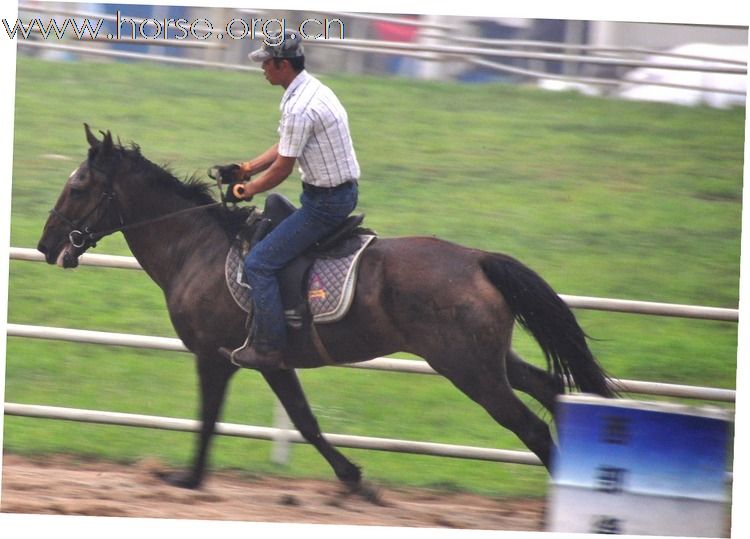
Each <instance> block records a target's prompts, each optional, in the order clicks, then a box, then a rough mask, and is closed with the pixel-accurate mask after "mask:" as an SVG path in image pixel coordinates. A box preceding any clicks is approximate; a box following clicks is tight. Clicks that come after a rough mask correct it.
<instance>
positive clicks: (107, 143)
mask: <svg viewBox="0 0 750 539" xmlns="http://www.w3.org/2000/svg"><path fill="white" fill-rule="evenodd" d="M102 134H103V135H104V138H103V139H102V153H103V154H104V155H108V154H110V153H111V152H112V149H113V148H114V143H113V142H112V133H111V132H109V131H107V132H106V133H102Z"/></svg>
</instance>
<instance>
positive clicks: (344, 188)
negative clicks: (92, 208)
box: [219, 31, 360, 369]
mask: <svg viewBox="0 0 750 539" xmlns="http://www.w3.org/2000/svg"><path fill="white" fill-rule="evenodd" d="M249 57H250V59H251V60H254V61H256V62H261V66H262V68H263V73H264V74H265V77H266V79H267V80H268V82H270V83H271V84H272V85H280V86H281V87H283V88H284V89H285V91H284V95H283V96H282V98H281V105H280V109H281V121H280V122H279V128H278V133H279V142H278V143H277V144H274V145H273V146H271V147H270V148H269V149H268V150H266V151H265V152H263V153H262V154H260V155H259V156H257V157H255V158H254V159H251V160H249V161H245V162H243V163H240V164H232V165H226V166H223V167H220V168H219V173H220V174H221V175H222V178H223V179H224V180H225V181H227V180H229V181H241V182H243V183H238V184H236V185H235V186H234V188H233V194H234V196H235V197H237V198H239V199H243V200H249V199H251V198H252V197H253V195H255V194H257V193H262V192H265V191H268V190H270V189H273V188H274V187H276V186H277V185H279V184H280V183H281V182H283V181H284V180H285V179H286V178H287V177H288V176H289V175H290V174H291V172H292V170H293V168H294V164H295V162H296V161H299V170H300V174H301V176H302V194H301V195H300V203H301V207H300V208H299V209H297V210H296V211H295V212H294V213H293V214H292V215H291V216H289V217H288V218H286V219H285V220H284V221H283V222H282V223H280V224H279V226H277V227H275V228H274V229H273V230H272V231H271V232H270V233H269V234H268V235H267V236H266V237H265V238H263V240H261V241H260V242H259V243H258V244H257V245H255V246H254V247H253V249H252V250H251V251H250V252H249V253H248V255H247V257H246V258H245V263H244V269H245V277H246V279H247V282H248V284H249V285H250V286H251V288H252V297H253V304H254V308H253V311H252V312H253V314H252V324H251V328H250V333H249V335H248V339H247V341H246V342H245V345H244V346H243V347H240V348H238V349H237V350H234V351H231V350H229V349H227V348H221V349H220V352H221V353H222V354H223V355H224V356H227V357H229V358H230V359H231V361H232V362H233V363H234V364H236V365H238V366H240V367H247V368H251V369H278V368H284V367H285V366H284V365H283V364H282V362H281V356H282V353H283V350H284V347H285V345H286V339H287V335H286V323H285V320H284V310H283V307H282V300H281V293H280V290H279V283H278V280H277V274H278V272H279V271H280V270H281V269H282V268H283V267H284V266H286V265H287V264H288V263H289V262H290V261H292V260H293V259H294V258H296V257H297V256H299V255H300V254H301V253H302V252H304V251H305V250H307V249H308V248H309V247H310V246H311V245H313V244H314V243H315V242H317V241H318V240H320V239H322V238H323V237H325V236H327V235H328V234H330V233H331V232H333V231H334V230H335V229H336V228H337V227H338V226H339V225H340V224H341V223H342V222H343V221H344V220H345V219H346V217H347V216H349V214H350V213H351V212H352V211H353V210H354V208H355V207H356V205H357V198H358V185H357V181H358V179H359V173H360V169H359V163H358V162H357V156H356V154H355V152H354V146H353V145H352V139H351V135H350V132H349V124H348V117H347V113H346V110H344V107H343V106H342V105H341V102H340V101H339V100H338V98H337V97H336V95H335V94H334V93H333V92H332V91H331V90H330V88H328V87H327V86H325V85H323V84H322V83H321V82H320V81H319V80H318V79H316V78H315V77H313V76H312V75H310V74H309V73H308V72H307V71H306V70H305V56H304V50H303V47H302V38H301V37H300V36H299V34H297V33H294V32H289V31H287V32H286V33H284V34H281V35H280V36H279V39H278V41H277V42H273V43H268V42H266V43H265V44H264V45H263V47H262V48H260V49H258V50H256V51H254V52H252V53H251V54H250V55H249ZM260 172H263V174H262V175H261V176H259V177H257V178H255V179H252V180H251V179H250V177H251V176H253V175H255V174H258V173H260Z"/></svg>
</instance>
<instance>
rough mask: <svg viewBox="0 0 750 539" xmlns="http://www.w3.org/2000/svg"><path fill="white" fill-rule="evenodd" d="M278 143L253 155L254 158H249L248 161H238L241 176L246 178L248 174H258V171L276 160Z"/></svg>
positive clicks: (261, 170) (266, 167)
mask: <svg viewBox="0 0 750 539" xmlns="http://www.w3.org/2000/svg"><path fill="white" fill-rule="evenodd" d="M278 149H279V145H278V143H277V144H274V145H273V146H271V147H270V148H268V149H267V150H266V151H265V152H263V153H262V154H260V155H259V156H258V157H255V158H254V159H251V160H250V161H245V162H244V163H240V170H241V174H242V177H243V178H247V177H250V176H253V175H255V174H258V173H259V172H263V171H264V170H266V169H268V167H270V166H271V165H272V164H273V162H274V161H276V158H277V157H278V156H279V152H278Z"/></svg>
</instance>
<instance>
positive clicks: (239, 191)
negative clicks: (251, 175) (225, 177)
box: [232, 182, 255, 201]
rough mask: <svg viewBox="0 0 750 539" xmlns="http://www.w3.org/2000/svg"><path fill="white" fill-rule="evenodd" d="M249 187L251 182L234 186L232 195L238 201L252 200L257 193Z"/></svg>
mask: <svg viewBox="0 0 750 539" xmlns="http://www.w3.org/2000/svg"><path fill="white" fill-rule="evenodd" d="M249 185H250V182H245V183H242V182H240V183H235V184H234V185H232V195H233V196H234V198H236V199H237V200H246V201H249V200H252V198H253V195H254V194H255V193H254V192H252V191H251V190H250V188H249Z"/></svg>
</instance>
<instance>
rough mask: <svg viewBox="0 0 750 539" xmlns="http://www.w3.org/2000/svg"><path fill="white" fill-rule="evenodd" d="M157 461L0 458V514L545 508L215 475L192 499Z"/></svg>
mask: <svg viewBox="0 0 750 539" xmlns="http://www.w3.org/2000/svg"><path fill="white" fill-rule="evenodd" d="M159 469H163V467H162V466H161V465H160V464H158V463H155V462H145V461H144V462H141V463H138V464H135V465H131V466H127V465H120V464H113V463H109V462H98V461H75V460H74V459H72V458H68V457H54V458H51V459H50V458H48V459H40V458H37V459H28V458H24V457H20V456H17V455H5V457H4V458H3V482H2V487H3V491H2V506H1V507H0V509H1V510H2V512H5V513H29V514H58V515H59V514H65V515H89V516H120V517H144V518H154V517H158V518H191V519H206V520H239V521H253V522H261V521H265V522H284V523H293V522H296V523H305V524H352V525H378V526H404V527H428V528H436V527H437V528H465V529H485V530H512V531H542V530H543V512H544V500H543V499H493V498H484V497H481V496H476V495H469V494H454V493H444V492H436V491H431V490H416V489H392V488H379V489H378V494H379V499H380V504H379V505H376V504H374V503H373V502H371V501H367V500H365V499H364V498H363V497H361V496H355V495H350V494H345V491H344V490H343V489H342V487H341V486H340V485H339V484H338V483H337V482H333V481H317V480H294V481H287V480H283V479H278V478H253V477H249V476H243V475H239V474H232V473H213V474H211V475H210V476H209V478H208V480H207V482H206V484H205V485H204V487H203V488H202V489H200V490H197V491H191V490H185V489H179V488H175V487H170V486H168V485H165V484H164V483H162V482H161V481H160V480H159V479H157V478H156V477H155V476H154V472H155V471H156V470H159Z"/></svg>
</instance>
